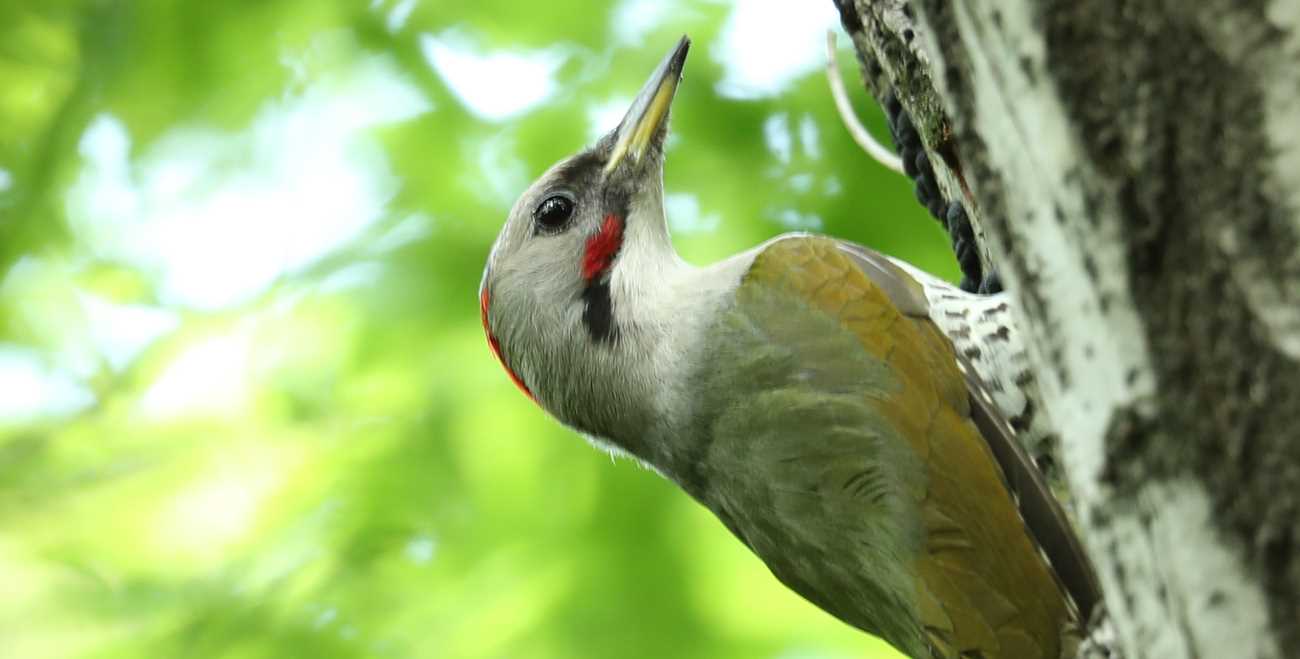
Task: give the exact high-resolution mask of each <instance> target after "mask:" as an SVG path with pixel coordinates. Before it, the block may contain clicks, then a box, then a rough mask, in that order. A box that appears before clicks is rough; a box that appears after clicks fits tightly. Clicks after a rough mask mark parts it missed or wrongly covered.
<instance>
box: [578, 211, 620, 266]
mask: <svg viewBox="0 0 1300 659" xmlns="http://www.w3.org/2000/svg"><path fill="white" fill-rule="evenodd" d="M622 246H623V223H622V222H621V221H619V219H618V216H617V215H613V214H610V215H606V216H605V222H604V223H603V224H601V225H600V231H597V232H596V234H595V235H593V236H591V237H590V238H588V239H587V249H586V251H585V252H583V254H582V278H583V279H585V280H587V281H591V280H592V279H595V278H596V277H599V276H600V275H602V274H604V272H605V271H606V270H608V269H609V266H610V264H611V263H612V262H613V261H614V256H615V255H617V254H618V250H619V248H620V247H622Z"/></svg>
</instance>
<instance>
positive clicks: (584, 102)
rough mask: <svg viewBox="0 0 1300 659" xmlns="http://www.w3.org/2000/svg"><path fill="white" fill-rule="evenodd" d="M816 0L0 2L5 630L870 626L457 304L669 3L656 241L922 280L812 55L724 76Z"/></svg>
mask: <svg viewBox="0 0 1300 659" xmlns="http://www.w3.org/2000/svg"><path fill="white" fill-rule="evenodd" d="M782 4H783V5H785V6H784V7H782V8H779V9H777V8H773V7H775V6H777V5H782ZM823 4H825V5H827V6H826V7H821V6H816V7H814V6H812V5H808V6H804V5H802V4H801V3H763V2H761V1H758V2H755V1H754V0H748V1H742V2H740V3H738V4H736V5H732V4H729V3H720V2H662V3H656V2H647V1H646V0H626V1H625V2H621V3H617V4H611V5H609V6H604V7H601V6H594V5H592V4H589V3H586V2H580V1H577V0H567V1H561V0H556V1H554V2H548V3H523V4H521V3H517V2H504V1H501V0H493V1H480V2H468V3H449V2H437V1H436V0H435V1H428V0H426V1H424V2H415V1H413V0H401V1H397V2H395V1H393V0H373V1H367V2H343V1H338V2H324V1H321V0H256V1H252V0H242V1H239V0H235V1H230V2H174V1H167V0H136V1H125V0H122V1H118V0H84V1H82V0H26V1H24V0H17V1H16V2H15V0H7V1H6V2H5V3H3V4H0V247H2V249H0V273H3V278H2V279H0V399H3V400H0V520H2V521H0V524H3V529H4V531H3V533H0V574H2V575H3V583H4V586H3V595H2V596H0V656H3V657H22V658H28V657H37V658H43V657H217V656H220V657H370V656H376V657H518V658H537V659H541V658H551V657H555V658H565V657H629V658H635V657H647V658H663V657H684V658H690V657H698V658H701V659H705V658H707V659H718V658H725V657H747V658H748V657H783V658H795V657H801V658H802V657H884V656H892V654H891V653H890V651H889V650H888V649H887V648H884V646H883V644H881V643H880V642H878V641H876V640H874V639H871V638H869V637H867V636H865V635H862V634H860V633H858V632H856V631H855V630H852V629H850V628H848V627H846V626H844V625H842V624H840V623H838V622H837V621H835V620H834V619H832V618H830V617H829V616H827V615H825V614H823V613H821V612H820V611H818V610H817V609H815V608H814V607H812V606H811V605H809V604H807V603H805V602H803V601H802V600H801V599H799V598H798V597H797V596H795V595H793V594H792V593H790V592H788V591H786V590H785V589H784V588H782V587H781V586H780V585H779V584H778V583H777V582H776V581H775V579H773V578H772V577H771V576H770V575H769V574H768V573H767V571H766V569H765V568H764V567H763V566H762V564H761V563H759V562H758V561H757V560H756V559H754V558H753V557H752V556H750V555H749V554H748V553H747V552H746V551H745V550H744V549H743V548H742V547H741V545H740V544H739V543H737V542H736V541H734V540H733V539H732V538H731V537H730V536H729V535H728V534H727V532H726V531H725V530H724V529H723V527H722V526H721V525H720V524H718V523H717V522H716V521H715V520H714V519H712V518H711V517H710V515H709V514H708V513H707V512H705V511H703V510H702V509H701V508H699V507H698V506H696V505H695V504H694V503H693V502H691V501H690V500H689V499H688V498H687V497H686V496H684V495H682V494H681V493H679V492H677V491H676V490H675V488H674V487H673V486H671V485H670V484H668V483H666V482H663V481H662V480H661V479H659V478H658V477H657V476H655V475H654V474H652V473H650V472H647V471H645V470H642V469H640V468H638V467H637V466H635V465H633V464H630V463H628V462H626V461H618V462H611V461H610V459H609V458H608V457H607V456H606V455H604V454H603V453H600V452H598V451H595V450H592V449H591V448H589V447H588V446H586V445H585V443H584V442H582V441H581V440H580V439H579V438H577V437H576V436H575V435H574V433H572V432H570V431H569V430H567V429H565V428H563V427H561V426H559V425H558V424H556V423H555V422H554V421H552V420H550V419H549V418H547V417H546V416H545V415H544V414H543V413H542V412H541V411H540V410H538V409H537V408H536V407H535V406H533V405H532V404H531V403H530V402H529V401H527V400H526V399H525V398H524V397H523V396H521V395H519V393H518V392H517V391H516V390H515V389H514V388H513V387H512V386H511V385H510V383H509V381H508V380H507V378H506V376H505V374H504V373H503V372H502V370H501V368H500V367H499V366H498V365H497V364H496V363H495V361H494V360H493V358H492V356H491V355H490V353H489V351H488V350H487V348H486V345H485V343H484V340H483V336H482V330H481V328H480V326H479V319H478V309H477V298H476V291H477V285H478V281H479V276H480V272H481V268H482V264H483V262H484V259H485V256H486V254H487V252H488V250H489V249H490V246H491V243H492V240H493V238H494V237H495V235H496V232H497V230H498V228H499V226H500V223H501V222H502V221H503V220H504V218H505V214H506V211H507V209H508V207H509V205H510V203H511V201H512V200H513V196H514V195H515V194H517V193H518V192H520V191H521V190H522V189H523V187H524V186H525V185H526V184H527V183H528V181H529V180H530V179H531V178H532V177H533V176H535V175H537V174H538V173H540V172H541V171H542V170H544V169H545V168H546V167H547V166H548V165H549V164H551V163H552V162H553V161H555V160H557V159H559V158H561V157H563V156H565V155H567V154H568V153H570V152H572V151H574V150H576V149H577V148H579V147H580V146H581V145H583V144H584V143H586V142H588V141H589V140H590V139H591V138H592V137H593V136H594V135H595V134H596V133H597V128H596V127H595V126H596V125H598V124H600V122H602V121H603V122H606V125H604V127H605V128H608V127H610V126H611V125H612V124H609V123H608V122H610V121H611V117H612V118H613V120H616V119H617V114H618V111H620V110H621V107H620V104H621V103H623V102H625V101H627V100H629V99H630V97H631V95H632V94H633V93H635V91H636V89H637V88H638V87H639V86H640V84H641V83H642V81H643V80H644V78H645V76H646V75H648V73H649V72H650V70H651V69H652V68H653V66H654V65H655V63H656V62H657V61H658V59H659V58H660V57H661V56H662V54H663V53H664V51H665V50H666V49H667V48H668V47H670V46H671V45H672V44H673V43H674V42H675V40H676V38H677V37H678V36H679V35H680V34H682V33H689V34H690V35H691V36H692V37H693V39H694V41H695V47H694V48H693V53H692V57H691V59H690V61H689V62H688V63H687V73H686V78H685V81H684V83H683V86H682V88H681V90H680V92H679V94H678V101H677V103H676V106H675V109H674V116H673V127H672V128H673V138H672V141H671V142H670V144H669V150H668V167H667V172H666V181H665V184H666V188H667V190H668V193H669V195H670V197H669V210H670V213H672V214H673V217H672V220H673V224H674V229H675V236H676V241H677V244H678V246H679V248H680V250H681V251H682V253H683V254H684V255H685V256H686V258H687V259H689V260H692V261H695V262H707V261H710V260H714V259H718V258H722V257H725V256H727V255H729V254H731V253H734V252H736V251H739V250H742V249H745V248H747V247H749V246H752V245H753V244H755V243H757V242H759V241H761V240H764V239H766V238H768V237H771V236H773V235H775V234H777V233H780V232H782V231H786V230H790V229H814V230H820V231H824V232H827V233H830V234H834V235H837V236H841V237H847V238H851V239H854V240H857V241H859V242H862V243H865V244H869V245H872V246H875V247H877V248H879V249H882V250H884V251H887V252H890V253H893V254H896V255H899V256H902V257H904V258H907V259H909V260H911V261H913V262H914V263H917V264H918V265H920V266H922V267H925V268H927V269H930V270H932V271H937V272H939V273H941V274H945V275H948V276H951V275H952V274H953V272H954V269H953V267H952V265H951V256H950V255H949V254H948V253H947V251H946V249H945V244H944V241H943V237H942V235H941V233H940V232H939V230H938V229H937V228H936V227H935V226H934V223H933V222H932V221H930V220H928V219H927V218H926V217H925V216H924V213H923V211H922V210H921V209H920V208H919V207H918V206H917V205H916V204H915V202H914V201H912V199H911V194H910V190H909V187H908V184H907V182H906V181H904V180H903V179H902V178H901V177H898V176H896V175H893V174H891V173H889V172H886V171H884V170H883V169H882V168H880V167H879V166H877V165H875V164H874V163H872V162H870V161H869V160H868V159H867V158H866V157H865V156H864V155H863V154H862V153H861V152H860V151H859V150H858V149H857V147H856V146H853V145H852V143H851V141H850V140H849V139H847V136H846V135H845V133H844V131H843V129H842V127H841V125H840V123H839V120H838V118H837V117H836V115H835V113H834V110H833V106H832V103H831V101H830V99H829V96H828V92H827V90H826V83H825V80H824V79H823V77H822V74H821V72H820V70H819V69H817V68H816V67H815V62H814V65H813V66H811V67H810V66H802V68H799V67H796V68H795V69H792V70H793V71H794V73H793V74H791V75H788V76H787V77H786V79H781V80H778V81H777V82H776V83H772V84H771V85H769V87H768V88H765V89H762V90H759V91H754V90H752V89H751V90H750V91H748V92H746V91H743V89H742V90H741V91H737V90H736V85H735V84H733V83H734V80H733V82H732V83H729V82H727V80H728V79H729V77H731V78H734V77H735V76H736V75H737V74H736V71H735V66H736V65H737V64H738V63H739V64H745V63H755V60H758V59H763V58H762V57H758V56H757V55H756V53H758V54H763V53H765V52H766V55H770V56H772V57H775V58H776V60H777V63H776V64H773V66H778V67H779V66H781V64H780V62H779V60H780V57H782V56H783V55H781V53H783V52H785V51H787V50H791V49H793V48H794V47H793V46H791V45H790V44H787V43H786V42H785V38H786V36H785V35H786V34H787V33H789V34H794V32H797V30H795V29H794V28H793V27H791V26H804V27H806V26H807V25H808V24H810V20H811V21H812V23H811V24H813V25H814V27H815V26H816V22H817V21H821V22H822V23H831V22H833V20H834V15H833V11H831V10H830V8H829V5H830V3H829V1H826V2H824V3H823ZM767 5H773V7H768V6H767ZM747 11H748V12H750V14H745V13H744V12H747ZM755 12H757V13H755ZM773 12H777V13H776V14H774V13H773ZM779 12H786V13H788V14H790V16H789V17H783V16H781V15H780V13H779ZM755 15H758V16H759V19H755V18H753V16H755ZM747 16H748V17H747ZM764 16H766V18H763V17H764ZM810 16H811V17H812V18H811V19H810V18H808V17H810ZM801 17H802V18H801ZM760 19H761V20H760ZM764 20H765V21H766V22H767V27H766V28H763V25H762V23H763V21H764ZM774 20H775V21H776V23H777V24H776V25H775V26H773V25H772V23H773V21H774ZM756 21H757V22H756ZM783 21H788V24H783ZM755 25H758V27H755ZM763 29H767V30H768V31H769V32H768V33H763V32H762V30H763ZM746 30H748V32H746ZM756 30H757V32H755V31H756ZM807 32H809V31H808V30H807V29H804V30H803V32H802V33H800V34H803V33H807ZM755 34H757V37H755ZM764 34H767V35H768V36H766V37H764ZM738 35H739V36H738ZM745 35H749V36H748V37H745V38H748V39H750V42H751V43H752V42H753V39H755V38H758V39H759V41H760V43H762V39H764V38H766V39H767V40H768V42H767V44H766V48H767V51H764V50H761V49H760V50H758V51H755V50H754V49H753V48H752V47H751V48H749V49H748V50H746V49H745V48H742V47H740V46H737V45H736V44H738V43H742V42H743V41H744V39H742V38H741V37H744V36H745ZM791 38H793V37H791ZM800 38H802V39H804V41H806V40H807V38H812V39H815V40H817V39H820V35H819V34H818V33H817V32H816V31H813V32H811V33H809V34H803V36H802V37H800ZM800 43H801V44H803V45H802V46H800V47H801V48H803V49H804V51H806V50H807V48H806V47H805V46H806V43H804V42H800ZM728 44H731V45H728ZM791 52H793V50H791ZM800 52H803V51H800ZM841 56H842V66H843V67H844V68H845V74H846V76H851V77H853V78H856V75H857V72H856V71H857V69H856V65H855V63H854V62H853V59H852V55H851V54H850V53H849V52H848V51H847V50H844V51H843V52H842V53H841ZM494 57H495V58H496V59H493V58H494ZM512 58H513V59H512ZM521 62H523V64H521ZM756 63H757V64H758V65H759V69H761V68H762V64H763V62H756ZM530 66H531V67H532V68H531V69H530V68H529V67H530ZM474 67H480V68H474ZM512 67H513V68H512ZM787 68H788V67H787ZM512 70H514V71H524V73H525V74H529V75H524V76H523V77H519V76H516V77H513V78H508V77H500V79H497V77H498V76H505V73H508V72H509V71H512ZM503 72H505V73H503ZM530 72H531V73H530ZM548 83H549V84H548ZM475 84H477V88H474V85H475ZM485 86H486V88H488V89H489V91H490V90H491V89H493V88H495V89H496V90H497V94H498V97H496V98H494V97H492V95H491V94H488V93H487V92H485V91H484V87H485ZM849 86H850V87H851V88H855V89H856V88H857V87H859V85H854V84H850V85H849ZM741 87H743V85H741ZM474 89H477V91H475V90H474ZM467 90H468V91H467ZM484 94H487V95H486V96H484ZM475 95H477V96H475ZM530 95H531V96H530ZM521 99H522V100H521ZM856 102H857V104H858V106H859V107H860V108H863V112H864V115H867V116H868V117H869V119H870V121H869V123H870V124H871V127H872V128H873V130H874V131H875V132H876V133H877V134H883V130H882V128H883V124H882V119H881V117H880V116H879V112H878V111H877V110H875V109H871V110H870V111H868V110H867V109H866V108H868V107H870V104H869V102H868V101H867V100H866V99H865V96H864V95H863V94H861V93H860V92H859V93H858V95H857V98H856ZM476 103H477V105H476ZM611 113H613V114H611Z"/></svg>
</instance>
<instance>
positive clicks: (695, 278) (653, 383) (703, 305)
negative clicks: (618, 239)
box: [579, 245, 753, 491]
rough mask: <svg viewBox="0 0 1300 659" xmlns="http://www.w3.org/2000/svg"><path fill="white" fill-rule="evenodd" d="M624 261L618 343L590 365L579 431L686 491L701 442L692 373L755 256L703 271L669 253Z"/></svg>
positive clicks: (630, 255) (615, 284)
mask: <svg viewBox="0 0 1300 659" xmlns="http://www.w3.org/2000/svg"><path fill="white" fill-rule="evenodd" d="M622 258H623V259H626V260H623V261H622V262H621V263H620V266H621V267H620V268H618V269H616V270H615V272H614V273H613V277H612V279H611V282H610V285H611V289H612V291H613V295H614V300H615V304H614V313H615V316H616V318H617V321H618V323H619V324H620V338H619V340H618V343H617V344H616V345H614V346H610V347H609V348H608V354H607V355H596V357H597V359H594V360H589V361H588V364H596V365H597V366H596V369H595V370H594V371H592V372H591V376H592V382H593V383H596V386H594V387H592V389H591V390H590V391H591V394H592V395H593V396H594V397H595V399H594V400H593V401H591V402H592V403H593V404H591V405H586V406H585V407H586V409H587V410H589V411H590V412H592V413H593V417H592V419H591V420H592V421H595V422H596V423H594V424H592V427H590V428H583V429H584V430H588V433H589V435H592V436H593V439H595V440H597V443H598V444H604V445H606V446H609V447H613V448H615V449H618V450H621V451H623V452H626V453H629V454H631V455H632V456H634V457H636V458H637V459H639V460H640V461H642V462H644V463H645V464H647V465H649V466H651V467H653V468H655V469H656V470H658V471H660V472H662V473H664V475H666V476H668V477H669V478H671V479H673V480H675V481H677V482H678V483H680V484H681V485H682V486H683V487H685V488H686V489H687V490H688V491H690V490H691V489H692V488H691V487H689V484H690V481H691V480H692V474H691V472H692V470H693V468H694V465H695V464H696V463H697V462H698V456H697V454H698V452H699V450H700V448H701V446H702V443H703V442H704V441H705V440H704V438H703V437H702V436H701V433H700V432H699V431H698V429H697V427H696V426H697V425H698V424H696V423H695V421H696V419H697V417H698V413H697V410H695V409H694V408H695V404H696V402H697V401H696V398H697V397H695V396H692V395H690V383H691V381H692V379H693V377H694V373H693V369H694V368H696V367H698V365H699V364H700V363H703V361H704V360H703V359H701V354H702V351H705V350H707V342H708V336H709V331H710V329H711V328H712V325H713V323H714V322H716V319H717V318H718V314H719V313H720V312H721V311H722V310H723V309H725V308H726V307H727V306H728V305H730V304H731V301H732V299H733V295H734V291H735V288H736V286H737V285H738V284H739V281H740V277H741V275H742V274H743V273H744V270H745V269H746V268H747V267H748V264H749V263H750V262H751V261H752V258H753V257H752V253H745V254H741V255H739V256H736V257H733V258H731V259H727V260H725V261H722V262H720V263H716V264H714V265H711V266H707V267H695V266H692V265H690V264H687V263H686V262H684V261H682V260H681V259H680V258H679V257H678V256H677V254H676V252H674V251H672V248H671V245H669V246H668V248H667V252H659V253H657V254H656V253H655V252H653V251H650V250H646V251H640V250H638V251H629V252H627V253H625V254H623V255H622ZM593 350H597V351H600V350H604V348H601V347H599V346H596V347H593ZM601 357H605V358H609V359H611V360H612V361H613V363H609V362H604V361H603V359H601ZM602 363H603V364H604V365H603V366H601V364H602ZM611 411H612V412H613V414H610V413H609V412H611ZM582 425H585V424H579V426H580V427H581V426H582Z"/></svg>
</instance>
